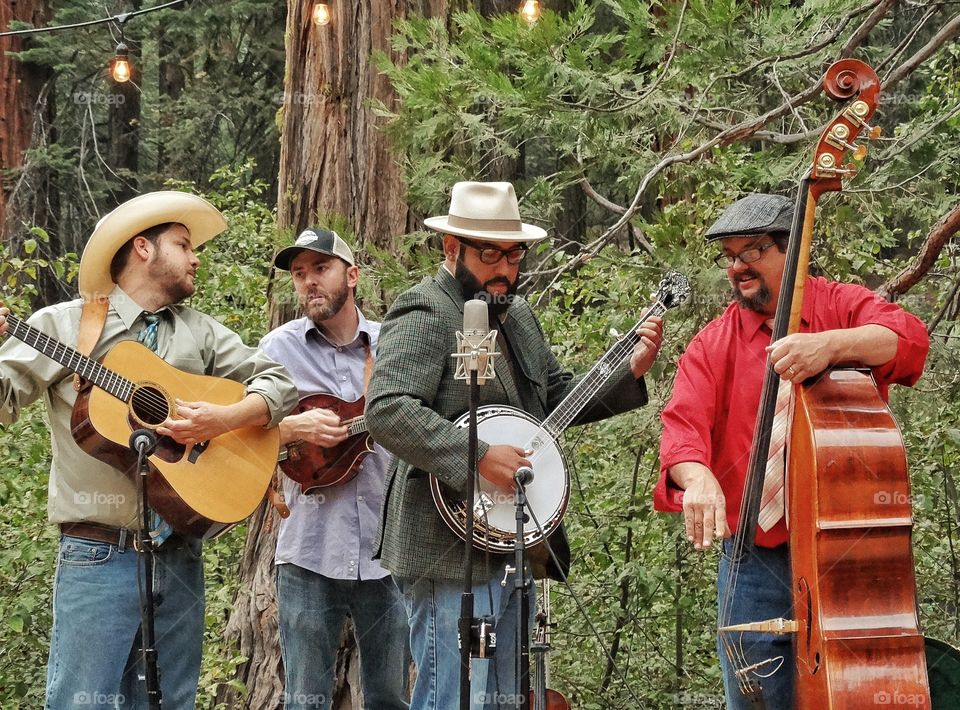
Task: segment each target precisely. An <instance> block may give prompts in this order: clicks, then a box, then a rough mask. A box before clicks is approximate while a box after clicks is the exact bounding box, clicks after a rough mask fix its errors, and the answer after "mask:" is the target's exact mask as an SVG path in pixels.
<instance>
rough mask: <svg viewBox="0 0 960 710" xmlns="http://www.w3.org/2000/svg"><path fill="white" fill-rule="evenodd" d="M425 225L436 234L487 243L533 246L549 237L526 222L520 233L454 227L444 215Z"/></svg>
mask: <svg viewBox="0 0 960 710" xmlns="http://www.w3.org/2000/svg"><path fill="white" fill-rule="evenodd" d="M423 224H424V226H426V227H427V229H432V230H433V231H435V232H442V233H443V234H452V235H454V236H455V237H473V238H476V239H482V240H484V241H487V242H528V243H531V244H532V243H534V242H539V241H541V240H542V239H544V238H545V237H546V236H547V230H545V229H541V228H540V227H537V226H535V225H533V224H527V223H526V222H522V223H521V224H520V229H521V231H519V232H517V231H507V232H499V231H485V230H479V229H464V228H462V227H454V226H451V224H450V222H449V217H448V216H447V215H443V216H442V217H428V218H427V219H425V220H423Z"/></svg>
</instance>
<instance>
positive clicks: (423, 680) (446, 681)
mask: <svg viewBox="0 0 960 710" xmlns="http://www.w3.org/2000/svg"><path fill="white" fill-rule="evenodd" d="M511 561H512V560H511ZM503 570H504V565H500V566H499V568H498V570H497V571H496V572H495V573H494V574H493V576H492V577H491V578H490V580H489V581H488V582H486V583H481V584H474V585H473V604H474V613H473V615H474V616H475V617H477V616H494V617H495V619H496V633H497V650H496V654H495V655H494V658H493V659H492V660H489V659H477V658H474V659H473V661H472V663H471V668H470V701H471V702H470V707H471V708H473V709H474V710H480V709H481V708H498V707H504V708H513V707H518V703H517V702H516V701H517V695H516V694H517V690H518V687H517V673H516V663H517V661H516V658H517V655H516V647H517V609H518V605H519V596H518V595H517V594H515V593H514V577H513V575H512V574H511V575H510V576H508V577H507V585H506V587H502V586H500V580H502V579H503V576H504V571H503ZM399 582H400V589H401V590H403V596H404V601H405V602H406V605H407V614H408V615H409V617H410V651H411V652H412V653H413V660H414V662H415V663H416V664H417V682H416V685H415V686H414V689H413V699H412V700H411V702H410V708H411V710H456V708H458V707H460V649H459V648H458V645H457V624H458V622H459V619H460V598H461V596H462V595H463V584H462V583H461V582H449V581H443V580H433V579H419V580H412V579H402V580H399ZM535 597H536V591H535V589H534V588H532V587H531V589H530V592H529V599H530V621H532V620H533V617H534V614H535V612H536V598H535ZM528 623H529V622H528ZM491 671H492V672H491Z"/></svg>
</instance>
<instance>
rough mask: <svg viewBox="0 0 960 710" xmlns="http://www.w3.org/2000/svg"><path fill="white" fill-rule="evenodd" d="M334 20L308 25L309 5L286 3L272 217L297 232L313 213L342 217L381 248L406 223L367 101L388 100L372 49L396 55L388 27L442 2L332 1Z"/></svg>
mask: <svg viewBox="0 0 960 710" xmlns="http://www.w3.org/2000/svg"><path fill="white" fill-rule="evenodd" d="M329 4H330V7H331V10H332V12H333V20H332V22H331V23H330V24H329V25H327V26H325V27H317V26H315V25H314V24H313V23H312V22H311V18H310V13H311V10H312V8H313V3H312V2H304V1H303V0H290V3H289V5H288V12H287V78H286V82H285V85H284V106H283V137H282V144H281V149H280V185H279V198H278V214H279V222H280V225H281V226H282V227H290V228H291V229H292V230H293V231H299V230H301V229H304V228H305V227H307V226H309V224H310V223H312V222H313V221H314V220H315V219H316V218H317V215H320V216H321V217H324V216H326V215H338V216H340V217H343V218H345V219H346V220H347V221H348V223H349V224H350V225H351V227H352V228H353V229H354V231H355V232H356V234H357V236H358V237H359V239H360V241H361V243H370V244H373V245H376V246H379V247H385V246H388V245H389V244H390V243H391V241H392V240H393V238H395V237H396V236H398V235H400V234H403V233H404V232H406V231H408V227H409V226H411V221H410V215H409V210H408V208H407V205H406V203H405V201H404V188H403V182H402V179H401V166H400V164H399V161H398V159H397V158H396V157H395V156H394V155H392V154H391V153H390V149H389V145H388V141H387V138H386V136H384V134H383V132H382V131H381V125H382V122H381V120H380V119H379V118H378V117H377V116H376V115H375V114H374V112H373V109H372V108H371V106H370V105H369V103H370V100H371V99H377V100H379V101H383V102H384V103H386V104H388V105H390V104H391V103H393V101H395V96H394V93H393V91H392V89H391V87H390V82H389V81H388V80H387V78H386V77H385V76H383V75H382V74H381V73H380V72H378V71H377V69H376V67H375V66H374V63H373V57H372V53H373V52H374V51H382V52H385V53H388V54H391V55H392V56H393V58H394V60H398V59H400V58H399V57H397V56H396V55H395V53H394V52H392V50H391V48H390V44H389V39H390V32H391V26H392V23H393V22H394V21H395V20H397V19H399V18H402V17H404V16H406V15H407V14H413V13H419V14H427V15H438V14H443V13H445V12H446V4H447V3H446V0H389V1H388V0H358V1H357V2H350V3H346V2H331V3H329Z"/></svg>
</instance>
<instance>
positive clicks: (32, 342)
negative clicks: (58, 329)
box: [7, 315, 133, 402]
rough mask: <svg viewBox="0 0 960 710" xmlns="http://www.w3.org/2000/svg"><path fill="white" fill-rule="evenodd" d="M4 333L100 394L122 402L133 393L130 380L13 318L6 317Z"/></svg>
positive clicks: (12, 316) (11, 316)
mask: <svg viewBox="0 0 960 710" xmlns="http://www.w3.org/2000/svg"><path fill="white" fill-rule="evenodd" d="M7 332H8V333H9V334H10V335H12V336H13V337H15V338H17V340H22V341H23V342H24V343H26V344H27V345H29V346H30V347H31V348H33V349H34V350H36V351H38V352H40V353H42V354H43V355H46V356H47V357H48V358H50V359H51V360H53V361H54V362H57V363H59V364H61V365H63V366H64V367H65V368H67V369H68V370H70V372H75V373H76V374H78V375H80V376H81V377H83V378H84V379H86V380H89V381H90V382H92V383H93V384H94V385H96V386H97V387H99V388H100V389H102V390H103V391H104V392H107V393H108V394H112V395H113V396H114V397H116V398H117V399H120V400H122V401H124V402H126V401H128V400H129V399H130V395H131V393H132V391H133V383H132V382H130V380H128V379H126V378H125V377H123V376H121V375H118V374H117V373H116V372H114V371H113V370H110V369H108V368H106V367H104V366H103V365H101V364H100V363H99V362H97V361H96V360H91V359H90V358H88V357H87V356H86V355H81V354H80V353H79V352H77V351H76V350H74V349H73V348H71V347H70V346H68V345H64V344H63V343H61V342H60V341H59V340H57V339H56V338H51V337H50V336H49V335H47V334H46V333H44V332H43V331H40V330H37V329H36V328H34V327H33V326H30V325H27V324H26V323H25V322H24V321H22V320H20V319H19V318H17V317H16V316H14V315H9V316H7Z"/></svg>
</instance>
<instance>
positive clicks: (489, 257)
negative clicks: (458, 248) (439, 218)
mask: <svg viewBox="0 0 960 710" xmlns="http://www.w3.org/2000/svg"><path fill="white" fill-rule="evenodd" d="M457 240H458V241H460V242H461V243H462V244H466V245H467V246H468V247H472V248H474V249H476V250H477V251H478V252H480V261H482V262H483V263H484V264H499V263H500V260H501V259H503V258H504V257H506V259H507V263H508V264H511V265H513V266H516V265H517V264H519V263H520V262H521V261H523V257H525V256H526V255H527V249H529V248H530V247H528V246H526V245H522V246H518V247H514V248H513V249H499V248H497V247H492V246H488V245H487V244H480V243H478V242H475V241H473V240H472V239H465V238H463V237H457Z"/></svg>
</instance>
